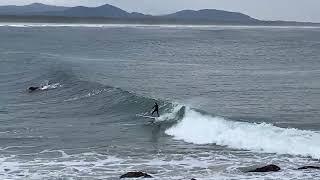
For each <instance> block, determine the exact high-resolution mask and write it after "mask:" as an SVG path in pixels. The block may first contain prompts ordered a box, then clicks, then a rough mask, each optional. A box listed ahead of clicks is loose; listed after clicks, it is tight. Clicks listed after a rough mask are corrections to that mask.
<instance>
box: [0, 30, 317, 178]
mask: <svg viewBox="0 0 320 180" xmlns="http://www.w3.org/2000/svg"><path fill="white" fill-rule="evenodd" d="M0 39H1V41H0V177H1V179H64V178H66V179H68V178H70V179H117V178H118V177H119V176H120V175H121V174H123V173H125V172H127V171H133V170H141V171H145V172H148V173H149V174H151V175H153V176H154V177H155V178H156V179H191V178H197V179H261V178H264V179H274V178H276V179H293V178H296V179H310V178H312V179H316V178H320V172H319V171H297V170H295V169H296V168H298V167H300V166H304V165H317V164H319V158H320V141H319V139H320V121H319V117H320V110H319V109H320V101H319V99H320V81H319V79H320V53H319V50H320V29H318V28H291V27H282V28H277V27H223V26H207V27H198V26H195V27H193V26H188V27H184V26H128V25H121V26H120V25H119V26H117V25H113V26H102V25H78V26H76V25H72V26H70V25H69V26H67V25H44V24H42V25H39V24H29V25H23V24H9V25H5V24H1V26H0ZM30 86H43V87H41V90H38V91H35V92H33V93H29V92H28V91H27V90H26V89H27V88H28V87H30ZM154 101H158V102H159V104H160V114H161V117H160V118H159V119H157V120H156V122H155V123H153V124H150V123H149V120H148V119H146V118H142V117H139V116H137V115H144V114H148V112H150V110H151V107H152V106H153V103H154ZM270 163H273V164H277V165H279V166H280V167H281V168H282V170H281V171H280V172H277V173H270V174H269V173H265V174H256V173H244V172H243V171H242V170H241V169H242V168H243V167H248V166H256V165H264V164H270Z"/></svg>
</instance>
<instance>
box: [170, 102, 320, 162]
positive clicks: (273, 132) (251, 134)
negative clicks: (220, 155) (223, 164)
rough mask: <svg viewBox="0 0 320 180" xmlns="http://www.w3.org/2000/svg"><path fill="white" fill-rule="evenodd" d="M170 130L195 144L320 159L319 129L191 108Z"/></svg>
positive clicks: (176, 135) (179, 138) (175, 135)
mask: <svg viewBox="0 0 320 180" xmlns="http://www.w3.org/2000/svg"><path fill="white" fill-rule="evenodd" d="M166 133H167V134H168V135H171V136H173V137H174V139H177V140H183V141H185V142H189V143H194V144H217V145H220V146H227V147H229V148H234V149H242V150H251V151H255V152H264V153H277V154H289V155H300V156H311V157H313V158H317V159H319V158H320V141H319V139H320V133H319V132H315V131H306V130H299V129H290V128H280V127H276V126H273V125H271V124H267V123H261V124H256V123H247V122H235V121H229V120H226V119H224V118H222V117H213V116H210V115H204V114H201V113H199V112H197V111H195V110H192V109H190V108H187V109H186V112H185V116H184V118H183V119H182V120H181V121H180V122H179V123H178V124H176V125H175V126H173V127H171V128H169V129H167V130H166Z"/></svg>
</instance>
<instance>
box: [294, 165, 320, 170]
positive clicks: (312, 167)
mask: <svg viewBox="0 0 320 180" xmlns="http://www.w3.org/2000/svg"><path fill="white" fill-rule="evenodd" d="M301 169H319V170H320V167H318V166H303V167H300V168H298V170H301Z"/></svg>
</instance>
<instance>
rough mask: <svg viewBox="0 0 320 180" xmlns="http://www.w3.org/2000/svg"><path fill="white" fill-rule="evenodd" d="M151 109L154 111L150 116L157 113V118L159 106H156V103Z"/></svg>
mask: <svg viewBox="0 0 320 180" xmlns="http://www.w3.org/2000/svg"><path fill="white" fill-rule="evenodd" d="M153 108H154V110H153V112H152V115H153V113H155V112H157V115H158V117H159V106H158V104H157V103H156V104H155V105H154V106H153Z"/></svg>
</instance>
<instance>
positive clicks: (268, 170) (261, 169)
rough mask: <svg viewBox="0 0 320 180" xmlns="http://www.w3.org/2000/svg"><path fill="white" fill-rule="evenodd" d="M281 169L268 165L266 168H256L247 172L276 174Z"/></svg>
mask: <svg viewBox="0 0 320 180" xmlns="http://www.w3.org/2000/svg"><path fill="white" fill-rule="evenodd" d="M280 170H281V168H280V167H279V166H276V165H274V164H270V165H267V166H263V167H261V168H256V169H254V170H250V171H248V172H276V171H280Z"/></svg>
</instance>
